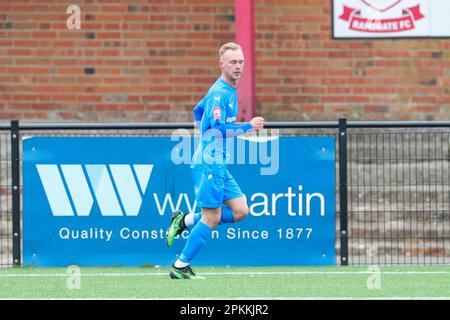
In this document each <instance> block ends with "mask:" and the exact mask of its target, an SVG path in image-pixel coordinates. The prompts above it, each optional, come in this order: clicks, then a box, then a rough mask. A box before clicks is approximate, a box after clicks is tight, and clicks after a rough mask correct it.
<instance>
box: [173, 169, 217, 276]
mask: <svg viewBox="0 0 450 320" xmlns="http://www.w3.org/2000/svg"><path fill="white" fill-rule="evenodd" d="M223 182H224V178H223V176H221V175H216V174H211V173H202V175H201V179H200V182H199V184H198V185H197V186H196V198H197V201H198V205H199V206H200V207H201V208H202V219H201V220H200V221H199V222H198V223H197V224H196V225H195V226H194V228H192V231H191V233H190V235H189V239H188V240H187V242H186V245H185V247H184V249H183V251H182V253H181V254H180V256H179V258H178V259H177V260H176V261H175V263H174V264H173V267H172V270H171V273H170V277H171V278H172V279H193V278H195V277H196V276H195V274H194V272H193V271H192V269H191V268H190V267H189V264H190V262H191V260H192V259H194V258H195V256H196V255H197V254H198V253H199V252H200V250H201V249H202V247H203V245H204V244H205V242H206V240H208V239H209V238H210V237H211V233H212V231H213V229H214V228H215V227H216V226H217V225H218V224H219V222H220V215H221V207H222V203H223Z"/></svg>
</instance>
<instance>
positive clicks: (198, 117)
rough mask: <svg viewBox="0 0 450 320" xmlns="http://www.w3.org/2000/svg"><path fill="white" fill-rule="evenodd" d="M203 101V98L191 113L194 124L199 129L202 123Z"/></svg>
mask: <svg viewBox="0 0 450 320" xmlns="http://www.w3.org/2000/svg"><path fill="white" fill-rule="evenodd" d="M204 100H205V98H203V99H202V100H201V101H200V102H199V103H198V104H197V105H196V106H195V108H194V110H192V112H193V114H194V123H195V124H196V125H197V128H200V123H201V122H202V118H203V113H204V112H205V107H204Z"/></svg>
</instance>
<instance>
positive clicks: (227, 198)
mask: <svg viewBox="0 0 450 320" xmlns="http://www.w3.org/2000/svg"><path fill="white" fill-rule="evenodd" d="M223 199H224V201H223V203H224V208H225V209H223V208H222V219H224V220H227V221H226V222H238V221H241V220H243V219H245V218H246V217H247V216H248V213H249V208H248V205H247V197H246V196H245V195H244V193H243V192H242V191H241V188H240V187H239V185H238V184H237V182H236V180H235V179H234V177H233V176H232V175H231V174H230V173H229V172H228V170H227V172H226V174H225V181H224V191H223Z"/></svg>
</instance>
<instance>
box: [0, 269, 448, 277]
mask: <svg viewBox="0 0 450 320" xmlns="http://www.w3.org/2000/svg"><path fill="white" fill-rule="evenodd" d="M380 273H381V274H383V275H387V274H389V275H391V274H392V275H394V274H395V275H419V274H420V275H436V274H450V271H380ZM199 274H200V273H199ZM201 274H202V275H205V276H243V275H246V276H276V275H287V276H289V275H310V274H323V275H335V274H339V275H355V274H361V275H371V274H373V272H369V271H256V272H250V271H249V272H245V271H244V272H237V271H236V272H235V271H231V272H201ZM69 275H71V274H68V273H23V274H22V273H10V274H8V273H5V274H2V273H1V272H0V277H66V276H69ZM167 275H168V272H142V273H83V271H82V269H81V272H80V276H85V277H128V276H138V277H141V276H167Z"/></svg>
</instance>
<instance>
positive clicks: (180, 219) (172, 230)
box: [166, 169, 203, 247]
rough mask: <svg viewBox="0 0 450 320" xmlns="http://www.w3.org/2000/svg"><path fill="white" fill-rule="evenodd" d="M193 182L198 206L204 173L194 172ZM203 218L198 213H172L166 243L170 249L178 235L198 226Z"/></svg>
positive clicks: (192, 172)
mask: <svg viewBox="0 0 450 320" xmlns="http://www.w3.org/2000/svg"><path fill="white" fill-rule="evenodd" d="M191 174H192V182H193V184H194V191H195V198H196V200H197V205H198V203H199V195H198V192H199V190H200V185H201V183H202V179H203V172H202V171H199V170H195V169H194V170H192V171H191ZM201 217H202V214H201V212H198V213H188V214H186V213H184V212H182V211H181V210H177V211H175V212H174V213H172V217H171V222H170V225H169V227H168V228H167V231H166V243H167V245H168V246H169V247H170V246H172V244H173V241H174V239H175V237H176V236H177V235H179V234H180V233H182V232H183V231H184V230H185V229H186V228H188V227H190V226H193V225H195V224H197V222H199V221H200V219H201Z"/></svg>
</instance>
